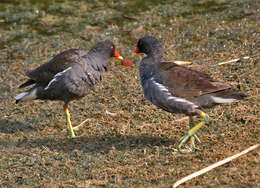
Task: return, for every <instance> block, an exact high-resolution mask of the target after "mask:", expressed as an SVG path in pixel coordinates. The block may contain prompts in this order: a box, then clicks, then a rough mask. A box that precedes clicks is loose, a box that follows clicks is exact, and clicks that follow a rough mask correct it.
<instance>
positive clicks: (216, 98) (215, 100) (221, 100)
mask: <svg viewBox="0 0 260 188" xmlns="http://www.w3.org/2000/svg"><path fill="white" fill-rule="evenodd" d="M211 98H212V99H213V101H214V102H215V103H230V102H235V101H237V99H233V98H221V97H214V96H211Z"/></svg>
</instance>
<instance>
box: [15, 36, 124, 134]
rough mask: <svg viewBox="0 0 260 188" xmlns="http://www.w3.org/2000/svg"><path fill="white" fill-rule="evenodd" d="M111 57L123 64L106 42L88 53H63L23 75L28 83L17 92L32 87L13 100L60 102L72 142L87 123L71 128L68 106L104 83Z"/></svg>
mask: <svg viewBox="0 0 260 188" xmlns="http://www.w3.org/2000/svg"><path fill="white" fill-rule="evenodd" d="M111 57H116V58H117V59H120V60H122V61H123V60H124V58H123V57H122V56H121V55H120V53H119V52H118V50H117V48H116V47H115V45H114V44H113V43H112V42H111V41H109V40H106V41H101V42H98V43H97V44H95V45H94V46H93V47H92V48H91V49H90V50H89V51H84V50H79V49H69V50H66V51H63V52H61V53H59V54H58V55H56V56H55V57H54V58H53V59H51V60H50V61H49V62H47V63H45V64H42V65H40V66H39V67H37V68H36V69H34V70H30V71H27V72H26V75H27V76H28V77H29V79H28V80H27V81H26V82H25V83H23V84H22V85H20V86H19V88H24V87H27V86H30V85H33V84H34V85H33V87H32V88H30V89H28V90H26V91H24V92H22V93H20V94H18V95H17V96H16V97H15V100H16V103H19V102H24V101H31V100H36V99H40V100H59V101H63V102H64V112H65V116H66V123H67V126H68V129H69V131H70V133H71V137H72V138H75V137H76V135H75V133H74V130H78V129H79V127H80V126H82V125H83V124H84V123H85V122H86V121H87V119H86V120H85V121H83V122H82V123H81V124H80V125H78V126H75V127H73V126H72V124H71V120H70V113H69V103H70V102H71V101H73V100H78V99H81V98H82V97H84V96H86V95H87V94H88V93H89V92H90V91H91V89H93V87H94V85H96V84H97V83H99V82H100V81H101V80H103V78H104V75H105V73H106V72H107V70H108V66H109V63H108V60H109V58H111ZM127 66H129V65H127Z"/></svg>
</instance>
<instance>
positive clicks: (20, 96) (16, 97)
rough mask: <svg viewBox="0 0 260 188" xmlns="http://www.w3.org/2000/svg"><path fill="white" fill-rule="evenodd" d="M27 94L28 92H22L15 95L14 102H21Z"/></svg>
mask: <svg viewBox="0 0 260 188" xmlns="http://www.w3.org/2000/svg"><path fill="white" fill-rule="evenodd" d="M27 94H28V92H23V93H20V94H19V95H16V96H15V100H18V101H19V100H21V99H22V98H23V97H24V96H26V95H27Z"/></svg>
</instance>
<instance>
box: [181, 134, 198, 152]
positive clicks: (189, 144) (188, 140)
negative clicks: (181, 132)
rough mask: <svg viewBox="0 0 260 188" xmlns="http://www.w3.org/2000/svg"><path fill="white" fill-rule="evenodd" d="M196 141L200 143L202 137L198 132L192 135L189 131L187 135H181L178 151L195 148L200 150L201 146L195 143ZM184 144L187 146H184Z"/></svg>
mask: <svg viewBox="0 0 260 188" xmlns="http://www.w3.org/2000/svg"><path fill="white" fill-rule="evenodd" d="M196 141H197V142H199V143H200V139H199V137H198V136H197V135H196V134H194V135H190V134H189V133H187V134H186V135H185V136H183V137H181V139H180V141H179V146H178V151H179V152H181V153H188V152H192V151H194V150H200V148H199V147H197V146H196V145H195V142H196ZM184 146H185V147H186V148H184Z"/></svg>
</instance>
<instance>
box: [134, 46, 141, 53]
mask: <svg viewBox="0 0 260 188" xmlns="http://www.w3.org/2000/svg"><path fill="white" fill-rule="evenodd" d="M135 53H136V54H138V53H140V50H139V48H138V46H136V49H135Z"/></svg>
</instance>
